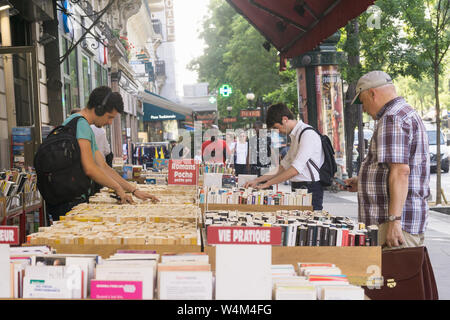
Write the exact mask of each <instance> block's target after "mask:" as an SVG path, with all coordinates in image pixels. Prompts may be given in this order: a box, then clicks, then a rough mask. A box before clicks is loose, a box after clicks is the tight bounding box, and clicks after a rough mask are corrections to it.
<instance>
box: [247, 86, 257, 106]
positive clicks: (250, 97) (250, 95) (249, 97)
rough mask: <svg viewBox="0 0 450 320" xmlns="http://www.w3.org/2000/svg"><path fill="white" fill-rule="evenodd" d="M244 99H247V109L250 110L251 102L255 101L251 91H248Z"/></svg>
mask: <svg viewBox="0 0 450 320" xmlns="http://www.w3.org/2000/svg"><path fill="white" fill-rule="evenodd" d="M245 97H246V98H247V101H248V107H249V109H252V101H253V100H254V99H255V94H254V93H253V92H252V89H250V90H249V91H248V93H247V94H246V95H245Z"/></svg>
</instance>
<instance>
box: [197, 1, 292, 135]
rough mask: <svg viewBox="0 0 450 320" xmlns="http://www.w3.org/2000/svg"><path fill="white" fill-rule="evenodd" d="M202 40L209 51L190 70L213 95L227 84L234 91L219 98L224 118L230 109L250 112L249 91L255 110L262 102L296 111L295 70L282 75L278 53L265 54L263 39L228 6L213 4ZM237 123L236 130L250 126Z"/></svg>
mask: <svg viewBox="0 0 450 320" xmlns="http://www.w3.org/2000/svg"><path fill="white" fill-rule="evenodd" d="M200 37H201V38H203V40H204V41H205V45H206V49H205V51H204V53H203V55H202V56H200V57H198V58H196V59H194V60H193V61H191V62H190V64H189V66H188V67H189V69H191V70H196V71H197V72H198V74H199V80H200V81H205V82H208V83H209V87H210V91H214V90H218V89H219V87H220V86H221V85H222V84H224V83H228V84H230V85H231V86H232V87H233V94H232V95H231V96H230V97H229V98H222V97H220V96H218V99H217V104H218V110H219V113H220V117H221V118H223V117H224V115H227V114H228V112H227V111H226V108H227V107H228V106H230V105H231V106H232V107H233V115H234V116H236V115H239V110H241V109H246V108H248V101H247V100H246V98H245V95H246V93H247V92H249V91H250V90H251V91H252V92H253V93H254V94H255V97H256V98H255V101H254V102H253V106H254V107H256V106H261V103H262V102H263V101H264V102H265V103H276V102H284V103H286V104H288V105H290V106H292V109H293V111H295V110H297V106H296V104H297V89H296V76H295V70H289V71H285V72H281V73H280V72H279V67H278V60H279V57H278V55H277V51H276V50H275V49H274V48H271V49H270V50H269V51H267V50H265V49H264V48H263V46H262V45H263V43H264V42H265V39H264V37H263V36H262V35H261V34H260V33H259V32H258V31H257V30H256V29H255V28H254V27H253V26H251V25H250V24H249V23H248V21H247V20H245V19H244V18H243V17H242V16H241V15H239V14H238V13H237V12H236V11H235V10H234V9H233V8H232V7H230V5H229V4H228V3H227V2H225V1H223V0H211V2H210V5H209V16H208V17H207V18H206V19H205V20H204V22H203V30H202V31H201V33H200ZM256 101H258V102H257V103H256ZM238 121H239V122H238V123H237V124H233V127H235V126H237V125H239V124H241V123H247V122H246V120H244V119H238Z"/></svg>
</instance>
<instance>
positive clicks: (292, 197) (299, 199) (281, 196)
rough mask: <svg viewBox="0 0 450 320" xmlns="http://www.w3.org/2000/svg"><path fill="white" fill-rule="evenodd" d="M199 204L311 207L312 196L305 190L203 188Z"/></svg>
mask: <svg viewBox="0 0 450 320" xmlns="http://www.w3.org/2000/svg"><path fill="white" fill-rule="evenodd" d="M199 193H200V194H199V201H200V203H208V204H252V205H277V206H311V203H312V194H310V193H307V191H306V189H297V190H296V191H295V192H276V191H273V190H255V189H252V188H230V189H227V188H217V187H204V188H202V189H200V191H199Z"/></svg>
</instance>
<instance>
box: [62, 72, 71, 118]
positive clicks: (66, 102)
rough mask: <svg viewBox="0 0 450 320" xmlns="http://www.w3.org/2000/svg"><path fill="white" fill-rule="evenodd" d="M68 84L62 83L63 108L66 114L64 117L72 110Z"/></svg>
mask: <svg viewBox="0 0 450 320" xmlns="http://www.w3.org/2000/svg"><path fill="white" fill-rule="evenodd" d="M70 87H71V86H70V82H69V81H67V82H64V91H63V108H64V110H65V112H66V117H68V116H69V115H70V111H71V110H72V101H71V100H72V95H71V92H72V91H71V90H70Z"/></svg>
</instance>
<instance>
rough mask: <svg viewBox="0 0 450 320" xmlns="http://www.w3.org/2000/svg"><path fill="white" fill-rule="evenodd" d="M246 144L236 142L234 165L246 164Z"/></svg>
mask: <svg viewBox="0 0 450 320" xmlns="http://www.w3.org/2000/svg"><path fill="white" fill-rule="evenodd" d="M247 153H248V142H245V143H240V142H239V141H238V142H236V164H247Z"/></svg>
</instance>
